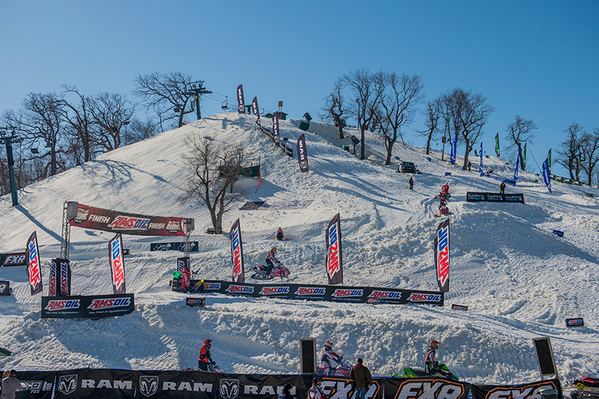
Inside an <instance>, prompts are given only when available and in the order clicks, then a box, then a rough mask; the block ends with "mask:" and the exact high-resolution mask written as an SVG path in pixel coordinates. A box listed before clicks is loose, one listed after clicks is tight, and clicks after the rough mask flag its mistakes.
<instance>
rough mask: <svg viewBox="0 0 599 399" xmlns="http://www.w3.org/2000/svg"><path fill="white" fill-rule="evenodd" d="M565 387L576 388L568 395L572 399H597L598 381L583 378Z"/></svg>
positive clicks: (598, 391)
mask: <svg viewBox="0 0 599 399" xmlns="http://www.w3.org/2000/svg"><path fill="white" fill-rule="evenodd" d="M567 385H569V386H572V387H574V388H576V389H575V390H574V391H572V392H571V393H570V397H571V398H572V399H599V379H596V378H591V377H584V378H579V379H577V380H576V381H574V382H568V383H567Z"/></svg>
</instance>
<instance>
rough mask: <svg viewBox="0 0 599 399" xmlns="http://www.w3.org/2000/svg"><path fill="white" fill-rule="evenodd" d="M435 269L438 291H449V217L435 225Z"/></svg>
mask: <svg viewBox="0 0 599 399" xmlns="http://www.w3.org/2000/svg"><path fill="white" fill-rule="evenodd" d="M434 248H435V269H436V270H437V284H438V285H439V291H442V292H448V291H449V249H450V247H449V219H446V220H444V221H443V222H441V223H440V224H439V226H437V232H436V233H435V241H434Z"/></svg>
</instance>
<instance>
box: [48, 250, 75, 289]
mask: <svg viewBox="0 0 599 399" xmlns="http://www.w3.org/2000/svg"><path fill="white" fill-rule="evenodd" d="M70 295H71V266H70V262H69V260H68V259H60V258H56V259H52V264H51V265H50V287H49V296H70Z"/></svg>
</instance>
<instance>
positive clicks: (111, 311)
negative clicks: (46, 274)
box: [42, 294, 135, 318]
mask: <svg viewBox="0 0 599 399" xmlns="http://www.w3.org/2000/svg"><path fill="white" fill-rule="evenodd" d="M134 309H135V302H134V299H133V294H123V295H95V296H75V295H73V296H70V297H55V296H54V297H52V296H42V317H43V318H75V317H83V318H99V317H107V316H121V315H124V314H127V313H131V312H133V310H134Z"/></svg>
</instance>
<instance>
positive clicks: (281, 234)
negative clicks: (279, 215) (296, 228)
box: [275, 227, 285, 241]
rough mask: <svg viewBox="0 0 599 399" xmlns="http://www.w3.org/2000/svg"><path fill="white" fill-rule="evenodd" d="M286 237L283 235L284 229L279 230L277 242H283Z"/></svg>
mask: <svg viewBox="0 0 599 399" xmlns="http://www.w3.org/2000/svg"><path fill="white" fill-rule="evenodd" d="M284 236H285V235H284V234H283V229H282V228H280V227H279V229H278V230H277V236H276V237H275V239H276V240H277V241H283V237H284Z"/></svg>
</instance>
